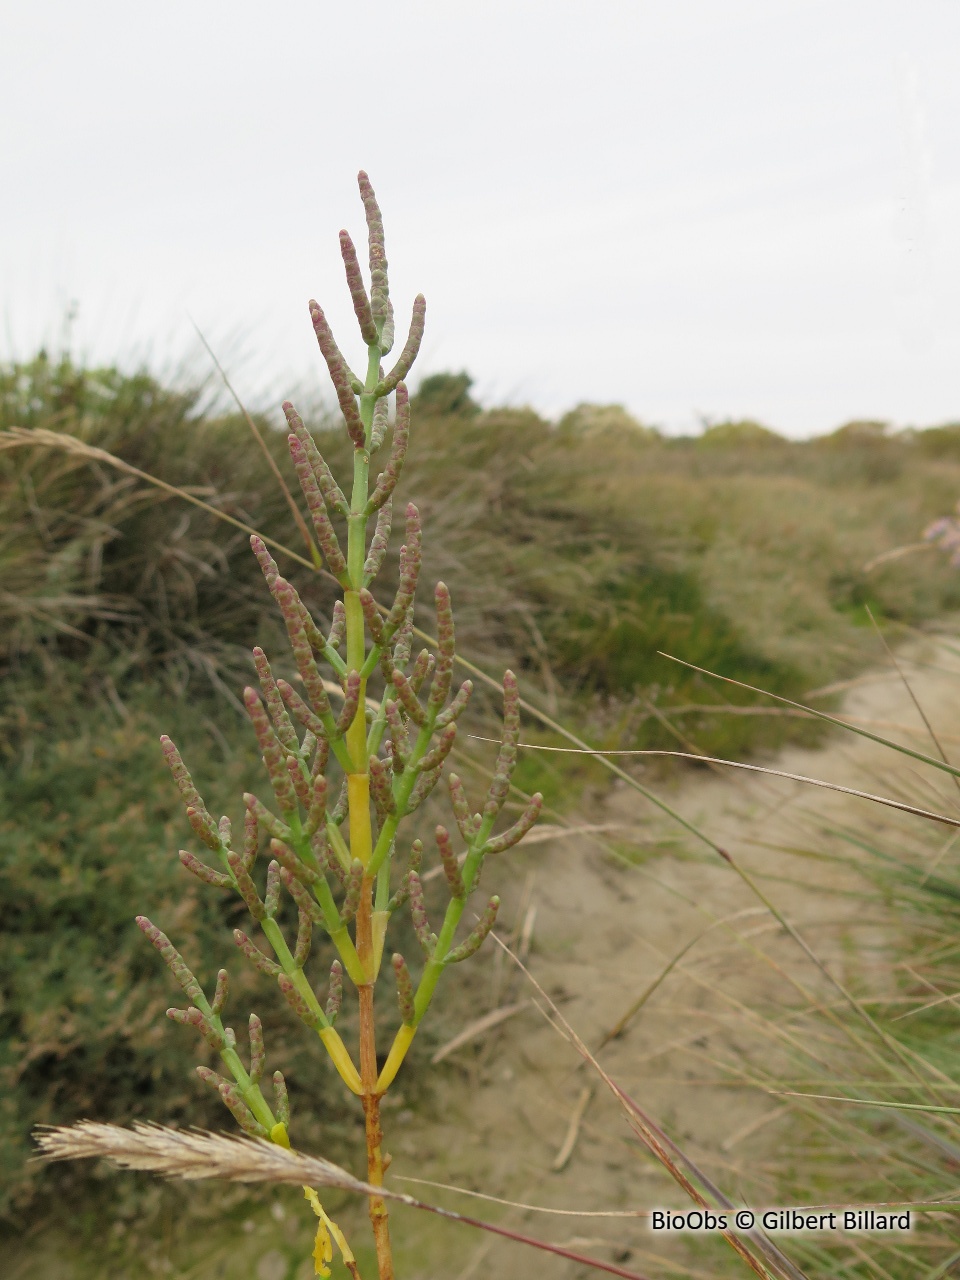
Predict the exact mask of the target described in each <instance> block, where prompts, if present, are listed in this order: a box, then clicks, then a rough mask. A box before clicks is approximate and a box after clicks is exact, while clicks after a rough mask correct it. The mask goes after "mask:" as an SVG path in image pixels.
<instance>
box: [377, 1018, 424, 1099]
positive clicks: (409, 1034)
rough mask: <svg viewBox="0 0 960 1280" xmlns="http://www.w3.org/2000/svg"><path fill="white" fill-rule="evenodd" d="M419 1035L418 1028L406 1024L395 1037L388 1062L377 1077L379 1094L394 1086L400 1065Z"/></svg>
mask: <svg viewBox="0 0 960 1280" xmlns="http://www.w3.org/2000/svg"><path fill="white" fill-rule="evenodd" d="M416 1034H417V1028H416V1027H411V1026H409V1025H408V1024H407V1023H404V1024H403V1026H402V1027H401V1028H400V1030H399V1031H398V1032H397V1034H396V1036H395V1037H394V1040H393V1044H392V1045H391V1046H390V1052H389V1054H388V1055H387V1060H386V1062H385V1063H384V1064H383V1070H382V1071H381V1072H380V1075H379V1076H378V1077H377V1093H385V1092H386V1091H387V1089H389V1088H390V1086H391V1085H392V1084H393V1081H394V1078H395V1076H396V1074H397V1072H398V1071H399V1070H400V1064H401V1063H402V1062H403V1060H404V1058H405V1057H406V1056H407V1050H408V1049H409V1048H410V1045H411V1044H412V1043H413V1037H414V1036H415V1035H416Z"/></svg>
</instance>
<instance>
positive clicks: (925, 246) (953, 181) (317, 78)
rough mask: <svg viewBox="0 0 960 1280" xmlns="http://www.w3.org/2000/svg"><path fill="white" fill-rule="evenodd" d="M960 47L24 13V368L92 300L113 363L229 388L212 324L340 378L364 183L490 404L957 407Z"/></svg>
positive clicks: (839, 7)
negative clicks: (212, 373) (182, 372)
mask: <svg viewBox="0 0 960 1280" xmlns="http://www.w3.org/2000/svg"><path fill="white" fill-rule="evenodd" d="M958 59H960V4H958V3H957V0H908V2H906V3H905V2H904V0H827V2H824V3H820V2H819V0H657V2H656V3H649V2H646V3H645V2H644V0H620V2H619V3H609V2H605V0H592V3H589V2H585V3H579V2H576V3H574V2H571V0H549V3H548V2H547V0H536V2H531V0H482V2H474V3H470V4H465V3H462V2H461V0H402V2H401V0H392V2H390V0H363V3H359V2H358V0H340V3H337V4H333V3H329V2H328V0H312V2H310V3H307V2H305V0H291V2H288V3H284V2H283V0H273V3H271V4H267V3H265V2H264V0H258V2H257V3H249V2H248V0H233V2H232V3H229V4H227V3H223V2H220V0H217V2H216V3H214V2H207V0H189V2H188V0H164V3H162V4H152V5H150V4H134V5H131V4H129V3H107V2H105V0H84V3H82V4H78V3H77V2H76V0H70V3H58V2H54V0H31V2H30V3H28V4H23V3H14V0H6V3H5V4H4V5H3V7H2V10H0V130H2V132H0V174H2V179H3V188H4V190H3V195H2V200H0V229H2V235H0V299H2V314H0V358H8V357H10V356H18V357H25V356H27V355H29V354H31V353H32V352H33V351H34V350H35V349H36V348H37V347H38V346H39V345H40V344H41V343H42V342H46V343H48V344H49V345H50V346H51V347H53V348H57V347H58V346H59V345H60V344H61V343H62V341H63V334H64V316H65V314H66V312H67V309H68V307H69V305H70V304H71V303H72V302H73V301H76V303H77V304H78V318H77V320H76V321H75V323H74V325H73V328H72V343H73V346H74V349H75V350H78V351H80V352H81V353H83V354H84V355H85V356H87V357H88V358H91V359H95V360H99V361H113V360H117V359H118V358H119V359H120V360H121V361H122V362H124V363H126V364H130V363H132V362H135V361H136V360H138V359H140V358H143V357H146V358H148V359H149V361H150V363H151V365H152V367H153V368H154V369H158V370H163V369H169V368H174V367H175V366H176V365H177V364H178V363H180V362H181V361H184V360H186V359H193V360H195V363H196V366H197V367H203V366H202V362H201V360H200V358H199V357H198V355H197V351H198V343H197V339H196V336H195V334H194V330H193V327H192V324H191V317H192V318H193V319H194V320H196V322H197V323H198V324H199V325H200V327H201V328H202V329H203V330H204V332H205V333H206V334H207V335H208V337H209V338H210V339H211V341H212V342H213V343H214V345H215V346H217V347H219V348H220V349H221V350H222V351H224V352H225V353H226V363H227V364H228V366H229V369H230V373H231V375H232V376H233V377H234V380H235V382H236V384H237V386H238V388H239V389H240V391H241V393H242V394H243V395H244V396H246V397H249V398H250V400H251V401H253V402H255V403H257V404H258V405H262V404H264V403H268V402H271V401H272V400H279V398H280V397H281V396H282V395H283V394H284V393H286V391H288V390H290V389H292V388H296V387H298V386H299V387H304V386H309V387H317V388H319V387H321V386H322V385H323V384H322V377H321V375H322V372H323V371H322V365H321V361H320V357H319V353H318V352H317V350H316V346H315V342H314V338H313V333H312V330H311V327H310V323H309V317H308V314H307V310H306V302H307V299H308V298H309V297H311V296H315V297H316V298H317V299H318V300H319V301H320V303H321V305H323V306H324V308H325V310H327V313H328V315H329V316H330V317H331V319H332V320H333V322H334V326H335V330H336V331H337V332H338V333H339V335H340V343H341V346H343V347H344V348H345V350H346V351H347V352H348V358H349V353H350V352H353V353H354V355H357V354H358V352H357V346H356V342H355V341H354V338H353V336H352V335H353V334H354V333H355V329H354V328H353V323H354V322H353V318H352V313H351V311H350V307H349V300H348V298H347V295H346V290H345V285H344V284H343V281H342V274H341V267H340V258H339V251H338V246H337V231H338V230H339V229H340V227H341V226H346V227H348V228H349V229H351V231H352V233H353V234H354V238H355V239H357V240H358V241H359V240H360V238H361V235H362V232H363V216H362V208H361V205H360V202H359V198H358V197H357V194H356V187H355V174H356V171H357V169H358V168H360V167H364V168H366V169H368V170H369V172H370V175H371V178H372V180H373V183H374V186H375V187H376V190H377V194H378V196H379V198H380V201H381V205H382V207H383V209H384V213H385V218H386V227H387V253H388V257H389V259H390V265H391V283H392V292H393V296H394V300H395V303H396V306H397V311H398V318H399V319H400V320H401V322H402V323H405V319H406V315H407V314H408V311H409V306H410V302H411V300H412V296H413V294H414V293H415V292H417V291H418V290H422V291H423V292H424V293H425V294H426V297H427V303H428V316H427V337H426V339H425V342H424V347H423V352H422V354H421V359H420V362H419V363H418V366H417V368H418V370H419V372H420V374H421V375H422V374H424V373H429V372H436V371H439V370H459V369H460V368H464V367H465V368H467V369H468V370H469V371H470V372H471V373H472V374H473V376H474V377H475V378H476V381H477V388H476V390H477V392H478V393H479V396H480V398H481V399H482V400H483V401H484V402H485V403H505V402H506V403H513V404H523V403H528V404H531V405H533V406H534V407H535V408H537V409H538V410H540V411H541V412H543V413H544V414H546V415H548V416H558V415H559V414H560V413H562V412H563V411H564V410H565V409H567V408H570V407H572V406H573V405H574V404H576V403H577V402H579V401H582V400H591V401H596V402H602V403H608V402H619V403H622V404H625V405H626V406H627V407H628V408H629V409H630V410H631V412H633V413H634V414H635V415H636V416H637V417H639V418H640V419H641V420H643V421H646V422H652V423H656V424H659V425H661V426H665V427H667V428H669V429H671V430H681V429H686V430H690V429H694V428H696V426H697V424H698V422H699V419H700V417H701V416H704V417H708V418H711V419H715V418H721V417H728V416H733V417H740V416H750V417H754V418H757V419H759V420H760V421H762V422H765V423H767V424H768V425H770V426H772V427H775V428H777V429H778V430H781V431H785V432H788V433H790V434H792V435H805V434H809V433H812V432H820V431H825V430H829V429H831V428H833V427H835V426H837V425H838V424H840V423H841V422H843V421H846V420H848V419H850V418H853V417H879V418H883V419H888V420H891V421H893V422H895V423H897V424H899V425H906V424H915V425H927V424H932V423H936V422H942V421H946V420H948V419H951V418H952V419H960V381H958V377H960V363H958V360H957V354H958V347H960V75H958ZM398 327H399V326H398ZM356 341H357V342H358V341H359V339H357V340H356ZM401 341H402V335H401ZM324 376H325V375H324ZM414 381H415V379H414Z"/></svg>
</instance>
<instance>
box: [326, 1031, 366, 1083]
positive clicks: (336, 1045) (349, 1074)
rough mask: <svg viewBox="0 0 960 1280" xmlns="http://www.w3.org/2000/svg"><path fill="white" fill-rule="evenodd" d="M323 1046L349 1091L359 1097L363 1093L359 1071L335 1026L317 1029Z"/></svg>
mask: <svg viewBox="0 0 960 1280" xmlns="http://www.w3.org/2000/svg"><path fill="white" fill-rule="evenodd" d="M319 1035H320V1039H321V1040H322V1041H323V1047H324V1048H325V1049H326V1051H327V1053H329V1055H330V1057H331V1059H332V1060H333V1065H334V1066H335V1067H336V1068H337V1070H338V1071H339V1073H340V1078H341V1080H342V1081H343V1083H344V1084H345V1085H346V1086H347V1088H348V1089H349V1090H351V1092H353V1093H355V1094H357V1096H358V1097H359V1095H360V1094H362V1093H363V1085H362V1083H361V1081H360V1072H359V1071H358V1070H357V1068H356V1067H355V1066H354V1064H353V1059H352V1058H351V1057H350V1053H349V1050H348V1049H347V1046H346V1045H345V1044H344V1043H343V1041H342V1040H341V1039H340V1035H339V1033H338V1032H337V1030H336V1028H335V1027H321V1028H320V1031H319Z"/></svg>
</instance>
